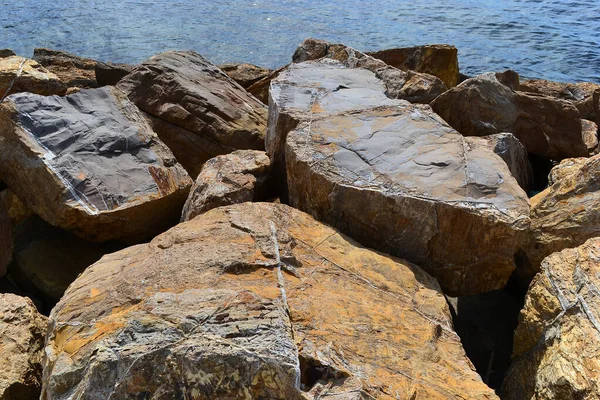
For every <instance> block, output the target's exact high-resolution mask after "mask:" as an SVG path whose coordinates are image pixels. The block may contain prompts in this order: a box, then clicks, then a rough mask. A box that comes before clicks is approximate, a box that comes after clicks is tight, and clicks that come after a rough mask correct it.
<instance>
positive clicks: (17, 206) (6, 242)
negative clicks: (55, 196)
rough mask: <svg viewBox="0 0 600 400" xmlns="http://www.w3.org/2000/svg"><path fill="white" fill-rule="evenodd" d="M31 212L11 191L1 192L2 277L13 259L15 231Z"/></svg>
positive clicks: (0, 253) (0, 265) (0, 257)
mask: <svg viewBox="0 0 600 400" xmlns="http://www.w3.org/2000/svg"><path fill="white" fill-rule="evenodd" d="M30 216H31V211H30V210H29V209H28V208H27V207H26V206H25V205H24V204H23V203H21V202H20V201H19V199H18V198H17V196H15V195H14V193H13V192H11V191H10V190H8V189H7V190H3V191H1V192H0V277H2V276H4V275H6V270H7V268H8V265H9V264H10V262H11V261H12V259H13V250H14V247H15V246H14V230H15V227H16V226H17V225H18V224H19V223H21V222H22V221H23V220H25V219H26V218H28V217H30Z"/></svg>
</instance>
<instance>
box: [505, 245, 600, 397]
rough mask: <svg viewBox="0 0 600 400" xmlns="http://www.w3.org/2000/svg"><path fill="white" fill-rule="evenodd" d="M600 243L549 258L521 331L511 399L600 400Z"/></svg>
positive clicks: (509, 383) (508, 388)
mask: <svg viewBox="0 0 600 400" xmlns="http://www.w3.org/2000/svg"><path fill="white" fill-rule="evenodd" d="M599 276H600V239H598V238H593V239H590V240H588V241H587V242H585V243H584V244H583V245H581V246H580V247H577V248H573V249H565V250H563V251H561V252H558V253H554V254H552V255H550V256H549V257H547V258H546V259H545V260H544V262H543V263H542V267H541V272H540V273H539V274H538V275H537V276H536V277H535V279H534V280H533V282H532V283H531V285H530V287H529V291H528V293H527V297H526V299H525V307H524V308H523V310H522V311H521V315H520V317H519V326H518V327H517V330H516V331H515V340H514V352H513V358H514V359H515V361H514V363H513V366H512V367H511V370H510V371H509V373H508V375H507V377H506V380H505V381H504V387H503V394H504V397H503V398H505V399H515V400H517V399H518V400H521V399H536V400H551V399H552V400H559V399H560V400H562V399H598V398H600V380H598V371H600V340H599V336H598V335H599V329H600V327H599V326H598V320H600V313H599V310H600V296H599V294H598V290H597V289H596V288H597V287H598V285H600V281H599Z"/></svg>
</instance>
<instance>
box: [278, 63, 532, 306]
mask: <svg viewBox="0 0 600 400" xmlns="http://www.w3.org/2000/svg"><path fill="white" fill-rule="evenodd" d="M384 92H385V87H384V83H383V82H382V81H381V80H379V79H378V78H377V77H376V75H375V74H373V73H372V72H370V71H368V70H365V69H349V68H346V67H345V66H343V65H342V64H340V63H337V62H335V61H333V60H319V61H317V62H306V63H301V64H295V65H293V66H292V67H290V68H289V69H288V70H287V71H286V72H284V73H282V74H281V75H280V76H279V77H278V78H277V79H276V80H275V81H273V83H272V84H271V99H270V121H269V129H268V133H267V150H268V152H269V155H270V156H271V160H272V161H273V163H274V167H275V168H277V169H280V170H281V169H285V171H286V172H285V174H283V175H284V177H285V178H286V181H287V188H288V191H289V195H288V201H289V203H290V204H291V205H293V206H294V207H297V208H300V209H301V210H304V211H306V212H309V213H310V214H312V215H313V216H315V217H316V218H317V219H319V220H322V221H325V222H327V223H329V224H332V225H334V226H336V227H337V228H339V229H340V230H341V231H343V232H345V233H346V234H348V235H350V236H352V237H353V238H355V239H356V240H358V241H359V242H361V243H363V244H364V245H367V246H370V247H374V248H377V249H379V250H382V251H385V252H389V253H391V254H394V255H397V256H400V257H403V258H406V259H408V260H410V261H412V262H415V263H417V264H418V265H420V266H422V267H423V268H424V269H425V270H426V271H428V272H429V273H431V274H432V275H433V276H435V277H436V278H437V279H438V280H439V281H440V284H441V285H442V288H443V289H444V290H445V291H447V292H448V293H450V294H455V295H458V294H460V295H466V294H474V293H479V292H485V291H489V290H493V289H498V288H501V287H502V286H503V285H504V284H505V283H506V281H507V280H508V278H509V276H510V274H511V272H512V271H513V270H514V268H515V266H514V262H513V259H514V255H515V253H516V252H517V250H518V248H519V246H520V244H521V239H522V238H523V236H524V234H525V232H526V231H527V228H528V222H529V220H528V216H529V203H528V199H527V196H526V194H525V192H524V191H523V190H522V189H521V188H520V187H519V185H518V183H517V182H516V181H515V179H514V178H513V177H512V175H511V173H510V171H509V169H508V167H507V165H506V163H505V162H504V161H503V160H502V159H501V158H500V157H499V156H498V155H496V154H494V152H493V151H492V150H491V149H490V147H489V146H488V145H487V144H481V143H480V142H478V141H474V140H470V139H469V138H464V137H463V136H462V135H461V134H459V133H458V132H456V131H455V130H454V129H452V128H451V127H449V126H448V125H447V124H446V123H445V122H444V121H443V120H442V119H441V118H439V117H438V116H437V115H436V114H435V113H433V112H432V111H431V109H430V108H429V107H428V106H423V105H411V104H410V103H408V102H406V101H401V100H391V99H388V98H387V97H386V96H385V94H384ZM280 175H282V174H280ZM284 198H285V196H284Z"/></svg>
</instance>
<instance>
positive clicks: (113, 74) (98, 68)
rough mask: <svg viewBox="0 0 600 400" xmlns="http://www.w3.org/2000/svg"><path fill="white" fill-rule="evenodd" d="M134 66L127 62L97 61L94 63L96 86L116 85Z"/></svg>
mask: <svg viewBox="0 0 600 400" xmlns="http://www.w3.org/2000/svg"><path fill="white" fill-rule="evenodd" d="M133 68H134V66H133V65H129V64H113V63H104V62H100V61H97V62H96V64H95V65H94V74H95V75H96V83H97V85H98V86H109V85H116V84H117V83H119V81H120V80H121V79H123V78H124V77H125V76H127V75H128V74H129V73H130V72H131V71H132V70H133Z"/></svg>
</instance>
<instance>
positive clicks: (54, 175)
mask: <svg viewBox="0 0 600 400" xmlns="http://www.w3.org/2000/svg"><path fill="white" fill-rule="evenodd" d="M0 153H2V158H1V159H0V175H2V177H3V179H4V180H5V182H6V183H7V185H8V186H9V187H10V188H11V190H12V191H13V192H14V193H15V194H16V195H17V196H18V197H19V199H21V200H22V201H23V202H24V203H25V204H26V205H27V206H28V207H29V208H31V209H32V210H33V211H34V212H35V213H37V214H38V215H40V216H41V217H42V218H44V219H45V220H46V221H48V222H50V223H51V224H53V225H55V226H59V227H61V228H63V229H67V230H71V231H73V232H74V233H76V234H77V235H79V236H82V237H84V238H87V239H90V240H93V241H106V240H109V239H119V240H125V241H137V240H141V239H142V238H147V237H152V235H153V234H156V233H157V232H160V231H161V230H164V229H165V228H168V227H169V225H170V223H171V222H172V221H173V220H175V221H176V220H177V219H178V215H179V213H180V212H181V207H182V205H183V203H184V201H185V198H186V196H187V191H188V190H189V187H190V186H191V183H192V181H191V179H190V178H189V176H188V175H187V173H186V172H185V170H184V169H183V168H182V167H181V166H180V165H179V164H178V163H177V161H176V160H175V159H174V157H173V155H172V153H171V152H170V151H169V149H168V148H167V147H166V146H165V145H164V144H163V143H162V142H161V141H160V140H159V139H158V136H157V135H156V133H154V132H153V131H152V129H151V128H150V126H149V125H148V123H147V122H146V120H145V119H144V118H143V116H142V115H141V113H140V112H139V110H138V109H137V108H136V107H135V106H134V105H133V104H132V103H131V102H130V101H129V100H128V99H127V96H126V95H125V94H124V93H123V92H121V91H120V90H118V89H116V88H114V87H105V88H99V89H89V90H82V91H81V92H79V93H76V94H73V95H69V96H66V97H57V96H51V97H44V96H38V95H33V94H29V93H22V94H15V95H12V96H10V97H8V98H7V99H6V100H5V102H4V103H3V104H2V105H1V106H0Z"/></svg>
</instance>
